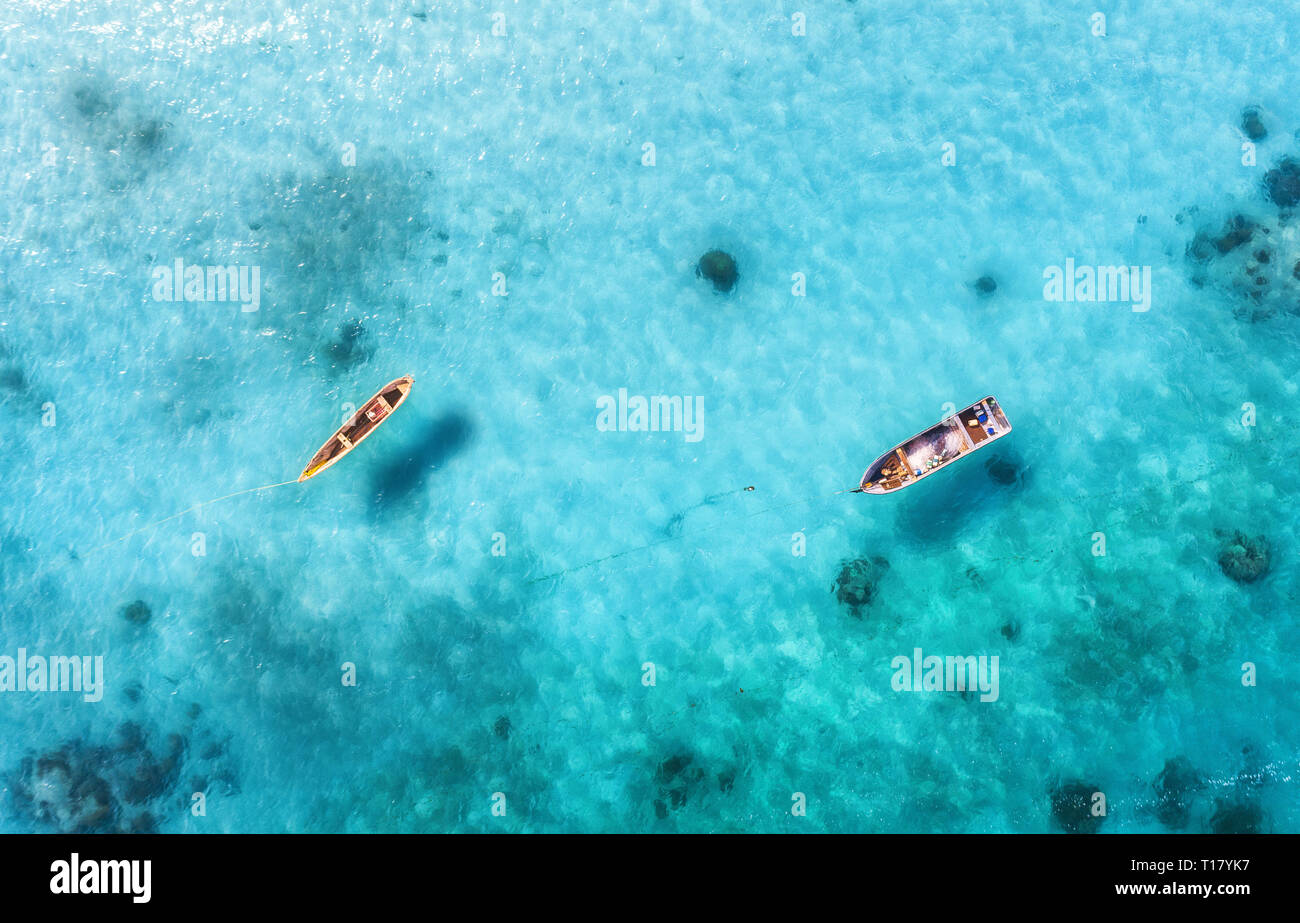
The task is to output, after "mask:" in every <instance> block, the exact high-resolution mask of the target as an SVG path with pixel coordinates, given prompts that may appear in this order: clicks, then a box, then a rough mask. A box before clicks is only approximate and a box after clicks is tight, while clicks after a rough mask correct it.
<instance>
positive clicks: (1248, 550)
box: [1219, 531, 1270, 583]
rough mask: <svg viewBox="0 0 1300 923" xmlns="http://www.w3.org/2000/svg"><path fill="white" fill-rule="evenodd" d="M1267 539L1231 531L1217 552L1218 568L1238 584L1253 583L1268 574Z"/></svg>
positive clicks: (1268, 555)
mask: <svg viewBox="0 0 1300 923" xmlns="http://www.w3.org/2000/svg"><path fill="white" fill-rule="evenodd" d="M1269 562H1270V554H1269V545H1268V539H1266V538H1265V537H1264V536H1262V535H1257V536H1255V537H1254V538H1251V537H1250V536H1248V535H1245V534H1243V533H1242V532H1238V531H1233V532H1232V534H1231V535H1229V536H1228V537H1227V540H1226V541H1225V542H1224V544H1223V547H1222V548H1221V549H1220V551H1219V568H1220V569H1221V570H1222V571H1223V572H1224V573H1225V574H1227V575H1228V576H1229V577H1231V578H1232V579H1233V580H1235V581H1237V582H1238V583H1254V582H1255V581H1256V580H1259V579H1260V578H1261V577H1263V576H1264V575H1265V574H1267V573H1268V570H1269Z"/></svg>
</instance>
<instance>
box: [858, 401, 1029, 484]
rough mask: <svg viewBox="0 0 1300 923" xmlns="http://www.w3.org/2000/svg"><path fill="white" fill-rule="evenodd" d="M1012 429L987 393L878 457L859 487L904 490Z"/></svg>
mask: <svg viewBox="0 0 1300 923" xmlns="http://www.w3.org/2000/svg"><path fill="white" fill-rule="evenodd" d="M1009 432H1011V424H1010V423H1009V422H1007V417H1006V414H1004V413H1003V412H1002V408H1001V407H1000V406H999V405H998V402H997V401H996V400H994V399H993V398H992V397H991V396H990V397H986V398H984V399H983V400H982V401H976V402H975V403H974V404H971V405H970V406H969V407H967V408H966V409H965V410H960V411H958V412H957V413H955V414H953V415H952V416H950V417H944V418H943V419H942V420H940V421H939V422H938V423H936V424H935V425H934V426H932V427H930V428H929V429H927V430H926V431H925V432H923V433H917V434H916V435H915V436H913V437H912V438H911V439H908V440H907V441H906V442H901V443H899V444H898V445H896V446H894V447H893V448H892V449H890V450H889V451H888V452H886V453H885V454H884V455H882V456H880V457H879V458H877V459H876V460H875V461H874V462H872V464H871V467H870V468H868V469H867V473H866V474H864V475H862V483H861V485H860V486H859V487H858V491H859V492H861V493H868V494H889V493H893V492H894V491H896V490H902V489H903V488H904V487H907V486H908V485H910V484H915V483H916V482H917V481H919V480H921V479H922V478H927V477H929V476H930V475H932V474H934V473H935V472H936V471H938V470H939V469H940V468H944V467H947V466H948V465H951V464H952V463H953V462H955V461H956V460H957V459H959V458H965V457H966V456H967V455H969V454H970V453H972V452H975V451H977V450H979V449H982V448H984V447H985V446H987V445H990V444H991V443H993V442H994V441H996V440H998V439H1001V438H1002V437H1003V436H1005V435H1006V434H1007V433H1009Z"/></svg>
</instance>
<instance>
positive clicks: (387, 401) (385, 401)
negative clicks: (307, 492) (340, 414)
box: [298, 375, 415, 483]
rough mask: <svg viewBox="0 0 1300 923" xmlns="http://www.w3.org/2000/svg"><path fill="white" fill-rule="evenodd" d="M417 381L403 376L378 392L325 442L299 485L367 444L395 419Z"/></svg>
mask: <svg viewBox="0 0 1300 923" xmlns="http://www.w3.org/2000/svg"><path fill="white" fill-rule="evenodd" d="M414 381H415V379H413V378H412V377H411V376H410V375H403V376H402V377H401V378H395V379H393V380H392V381H390V382H389V383H388V384H386V385H384V386H383V387H382V388H380V389H379V390H378V391H376V392H375V395H374V397H372V398H370V400H368V401H366V402H365V403H364V404H362V405H361V409H360V410H358V411H357V412H356V413H354V414H353V415H352V416H351V417H349V418H348V421H347V422H346V423H344V424H343V425H342V426H340V427H339V428H338V429H336V430H335V431H334V435H333V436H330V437H329V438H328V439H326V440H325V444H324V445H322V446H321V447H320V451H318V452H317V453H316V454H315V455H313V456H312V459H311V461H309V462H307V467H306V468H303V469H302V474H300V475H298V482H299V483H301V482H303V481H305V480H307V479H308V478H314V477H315V476H316V475H318V474H320V473H321V472H322V471H324V470H325V469H326V468H329V467H331V466H332V465H334V464H336V463H337V462H338V461H339V459H341V458H342V457H343V456H345V455H347V454H348V453H349V452H351V451H352V450H353V449H355V448H356V447H357V446H359V445H360V444H361V443H362V442H363V441H365V440H366V439H367V438H368V437H369V436H370V434H371V433H373V432H374V431H375V430H377V429H378V428H379V426H380V424H382V423H383V422H384V421H385V420H387V419H388V418H389V417H390V416H392V414H393V411H395V410H396V409H397V408H398V407H400V406H402V403H403V402H404V401H405V400H406V396H407V395H408V394H410V393H411V385H412V384H413V383H414Z"/></svg>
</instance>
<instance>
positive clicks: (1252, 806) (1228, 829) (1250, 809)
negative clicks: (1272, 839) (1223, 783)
mask: <svg viewBox="0 0 1300 923" xmlns="http://www.w3.org/2000/svg"><path fill="white" fill-rule="evenodd" d="M1266 824H1267V818H1266V817H1265V815H1264V809H1263V808H1262V807H1260V806H1259V803H1258V802H1256V801H1253V800H1245V799H1241V798H1220V799H1219V800H1218V801H1216V802H1215V804H1214V816H1212V817H1211V818H1210V830H1211V832H1213V833H1239V834H1241V833H1263V832H1264V828H1265V826H1266Z"/></svg>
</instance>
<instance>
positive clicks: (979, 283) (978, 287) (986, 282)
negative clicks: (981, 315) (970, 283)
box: [974, 276, 998, 298]
mask: <svg viewBox="0 0 1300 923" xmlns="http://www.w3.org/2000/svg"><path fill="white" fill-rule="evenodd" d="M974 287H975V293H976V294H977V295H979V296H980V297H981V298H987V297H989V296H990V295H992V294H993V293H994V292H996V291H997V290H998V282H997V280H996V279H994V278H993V277H992V276H980V277H979V278H978V279H976V280H975V283H974Z"/></svg>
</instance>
